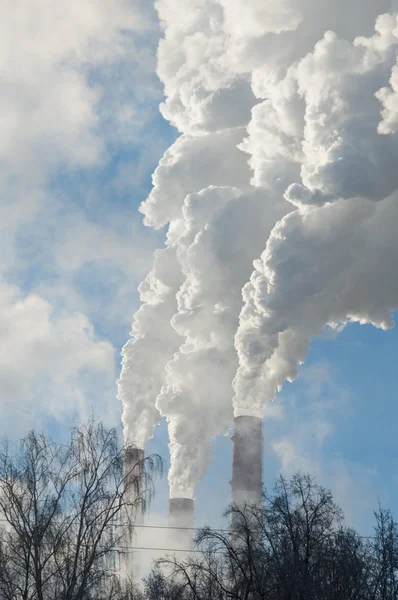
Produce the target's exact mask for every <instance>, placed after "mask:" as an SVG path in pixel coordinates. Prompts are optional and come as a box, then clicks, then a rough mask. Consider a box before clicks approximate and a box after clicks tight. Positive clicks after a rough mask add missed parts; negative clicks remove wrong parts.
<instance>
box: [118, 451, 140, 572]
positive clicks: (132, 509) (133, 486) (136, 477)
mask: <svg viewBox="0 0 398 600" xmlns="http://www.w3.org/2000/svg"><path fill="white" fill-rule="evenodd" d="M144 458H145V455H144V450H143V449H142V448H136V447H135V446H128V447H127V448H126V449H125V452H124V475H125V478H126V486H127V488H128V492H127V497H126V502H128V503H131V505H132V506H128V507H126V513H125V517H126V519H125V520H126V523H125V524H124V525H125V527H126V529H125V535H124V541H123V545H124V546H125V548H124V553H123V557H124V560H123V566H124V571H125V574H126V576H133V577H139V551H138V550H134V547H135V546H138V545H139V544H137V535H138V533H139V531H138V529H134V527H135V526H136V525H142V523H143V520H144V515H143V511H142V503H141V495H142V492H143V480H142V479H143V477H142V476H143V470H144ZM130 523H131V525H132V529H130V528H129V524H130Z"/></svg>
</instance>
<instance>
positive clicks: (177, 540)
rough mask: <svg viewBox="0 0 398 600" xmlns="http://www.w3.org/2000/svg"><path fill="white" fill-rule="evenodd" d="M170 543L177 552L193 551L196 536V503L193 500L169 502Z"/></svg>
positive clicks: (178, 499)
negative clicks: (194, 535) (194, 536)
mask: <svg viewBox="0 0 398 600" xmlns="http://www.w3.org/2000/svg"><path fill="white" fill-rule="evenodd" d="M169 527H170V542H172V543H173V548H176V549H177V550H191V549H192V547H193V534H194V530H193V528H194V501H193V499H192V498H170V500H169Z"/></svg>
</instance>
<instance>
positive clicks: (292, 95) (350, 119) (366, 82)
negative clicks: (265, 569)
mask: <svg viewBox="0 0 398 600" xmlns="http://www.w3.org/2000/svg"><path fill="white" fill-rule="evenodd" d="M155 6H156V8H157V11H158V14H159V19H160V22H161V25H162V28H163V32H164V35H163V39H161V41H160V43H159V49H158V74H159V77H160V79H161V80H162V82H163V83H164V89H165V101H164V103H163V104H162V105H161V112H162V114H163V116H164V117H165V118H166V119H168V120H169V121H170V123H171V124H172V125H173V126H175V127H176V128H177V129H178V130H179V132H180V133H181V135H180V137H179V138H178V139H177V141H176V142H175V143H174V144H173V145H172V146H171V147H170V148H169V150H167V151H166V153H165V155H164V156H163V158H162V159H161V161H160V163H159V166H158V167H157V169H156V171H155V173H154V175H153V189H152V192H151V194H150V195H149V197H148V199H147V200H146V201H145V202H144V203H143V205H142V206H141V208H140V210H141V212H142V213H143V214H144V222H145V223H146V225H148V226H151V227H155V228H161V227H164V226H167V227H168V231H167V240H166V247H165V248H164V249H162V250H158V251H157V253H156V254H155V257H154V265H153V269H152V271H151V273H150V274H149V275H148V277H147V279H146V280H145V281H144V282H143V284H141V288H140V292H141V298H142V301H143V304H142V307H141V308H140V310H139V311H138V312H137V314H136V316H135V321H134V325H133V331H132V335H133V337H132V339H131V340H130V341H129V342H128V343H127V344H126V346H125V348H124V349H123V367H122V374H121V378H120V381H119V397H120V398H121V399H122V400H123V406H124V413H123V420H124V425H125V435H126V438H127V439H128V440H129V441H134V442H135V443H137V444H138V445H139V446H141V447H142V446H143V445H144V444H145V442H146V441H147V439H148V438H149V437H150V436H151V435H152V431H153V428H154V426H155V425H156V424H157V423H158V422H159V420H160V419H161V418H162V417H164V418H166V420H167V422H168V428H169V436H170V446H169V447H170V455H171V469H170V473H169V481H170V493H171V496H172V497H173V496H174V497H175V496H184V497H193V495H194V491H195V487H196V485H197V483H198V481H199V479H200V478H201V477H202V476H203V474H204V473H205V471H206V468H207V466H208V463H209V460H210V459H211V440H212V439H213V438H214V437H215V436H216V435H217V434H219V433H223V432H225V431H226V430H227V428H228V426H229V425H230V424H231V421H232V418H233V410H234V414H235V415H243V414H248V415H255V416H261V415H262V414H263V410H264V407H265V405H266V403H267V402H268V401H270V400H271V399H273V398H274V397H275V395H276V393H277V391H278V390H280V389H281V387H282V385H283V383H284V381H285V380H286V379H288V380H293V379H294V378H295V377H297V369H298V365H299V364H300V363H302V362H303V361H304V359H305V356H306V353H307V350H308V345H309V343H310V340H311V338H312V336H314V335H316V334H318V333H319V332H320V331H321V330H322V328H323V327H324V326H325V325H329V326H332V327H334V326H336V325H339V324H344V323H347V322H348V321H358V322H361V323H365V322H366V323H373V324H374V325H376V326H377V327H383V328H387V327H390V326H392V324H393V322H392V315H391V313H392V310H394V309H395V308H397V305H398V289H397V288H398V284H397V283H396V282H397V281H398V280H397V277H396V275H397V273H396V271H397V270H398V261H397V260H396V258H395V257H396V255H397V251H396V245H397V242H396V241H395V237H396V236H395V231H394V223H396V217H397V216H398V215H397V211H398V209H397V199H398V170H397V169H396V167H395V163H396V157H397V155H398V152H397V151H398V137H397V135H396V134H397V131H398V67H397V48H398V22H397V16H396V14H395V13H394V12H393V9H394V8H396V7H394V6H392V5H391V2H390V1H387V0H386V1H384V0H381V1H378V2H376V1H375V0H344V1H343V0H337V1H336V2H334V3H330V2H327V1H326V0H306V1H305V2H298V1H297V0H285V1H283V0H278V1H276V0H275V1H274V0H272V1H270V2H267V3H266V7H265V3H264V2H263V1H262V0H246V1H245V2H243V1H242V2H241V1H239V2H234V3H232V2H228V1H227V0H217V1H215V0H200V1H197V0H196V1H195V2H193V1H192V2H186V1H185V2H183V1H182V0H158V2H156V3H155ZM264 248H265V250H264ZM259 257H260V258H259ZM253 263H254V271H253Z"/></svg>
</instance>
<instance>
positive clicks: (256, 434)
mask: <svg viewBox="0 0 398 600" xmlns="http://www.w3.org/2000/svg"><path fill="white" fill-rule="evenodd" d="M232 440H233V463H232V481H231V488H232V503H233V504H244V503H245V502H249V503H252V504H258V503H260V502H261V495H262V454H263V434H262V420H261V419H259V418H258V417H250V416H240V417H235V419H234V435H233V437H232Z"/></svg>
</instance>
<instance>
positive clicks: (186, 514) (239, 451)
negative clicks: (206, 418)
mask: <svg viewBox="0 0 398 600" xmlns="http://www.w3.org/2000/svg"><path fill="white" fill-rule="evenodd" d="M232 441H233V459H232V481H231V502H232V503H233V504H238V505H239V504H243V503H244V502H250V503H256V504H257V503H259V502H260V501H261V494H262V420H261V419H259V418H258V417H252V416H240V417H236V418H235V419H234V434H233V436H232ZM143 459H144V451H143V450H142V449H138V448H133V447H132V448H128V449H127V450H126V453H125V472H126V473H130V474H131V477H134V478H136V476H137V475H140V469H142V465H143ZM140 492H141V489H140V484H138V485H135V486H132V488H131V491H130V493H131V494H134V493H136V494H139V493H140ZM132 516H133V517H134V519H133V520H134V521H135V523H138V524H142V514H140V513H139V510H137V511H136V514H135V515H132ZM169 526H170V527H171V528H172V529H173V539H174V541H177V545H178V546H181V548H189V547H191V544H192V536H193V529H194V501H193V499H192V498H170V501H169ZM130 562H136V560H135V559H134V558H133V561H130Z"/></svg>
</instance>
